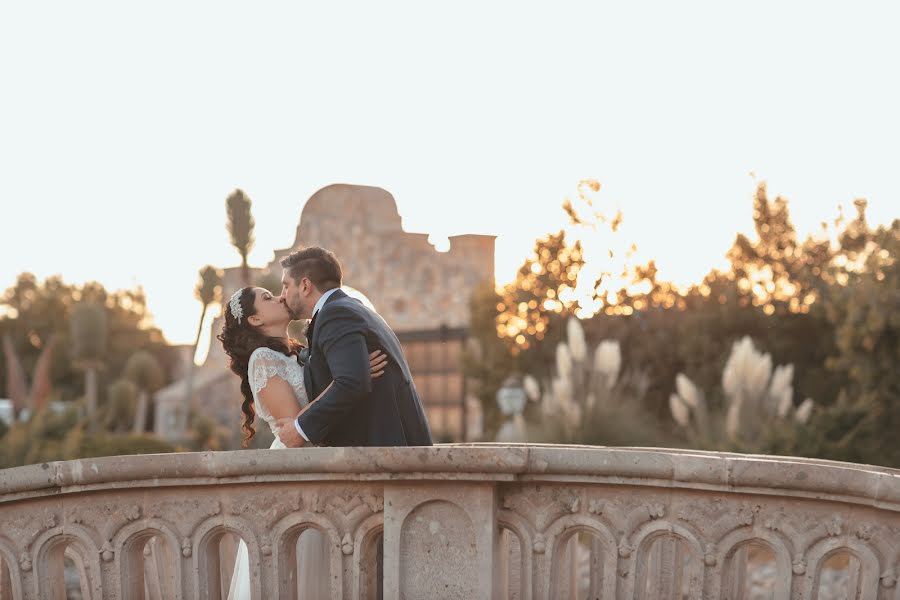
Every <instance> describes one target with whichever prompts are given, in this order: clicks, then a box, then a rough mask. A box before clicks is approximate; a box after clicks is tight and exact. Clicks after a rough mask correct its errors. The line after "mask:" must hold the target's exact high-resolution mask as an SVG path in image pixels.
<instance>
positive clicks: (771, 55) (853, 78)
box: [0, 0, 900, 342]
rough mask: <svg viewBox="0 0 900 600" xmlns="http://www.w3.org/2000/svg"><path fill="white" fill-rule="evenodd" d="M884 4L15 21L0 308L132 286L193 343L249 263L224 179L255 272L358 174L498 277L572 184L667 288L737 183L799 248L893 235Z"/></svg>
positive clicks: (47, 15)
mask: <svg viewBox="0 0 900 600" xmlns="http://www.w3.org/2000/svg"><path fill="white" fill-rule="evenodd" d="M897 6H898V5H897V4H896V3H894V2H852V3H851V2H841V3H838V4H834V5H833V4H831V3H825V2H799V1H798V2H784V1H783V0H782V1H778V2H753V3H740V4H739V3H736V2H721V1H720V0H719V1H715V2H671V1H665V2H585V3H541V4H529V3H525V2H502V3H501V2H459V1H456V2H445V3H441V4H438V3H432V2H407V3H398V2H359V3H344V2H317V3H305V4H303V5H301V4H300V3H298V2H285V3H274V2H254V3H249V2H244V3H229V2H221V1H216V2H153V3H142V4H138V3H133V2H122V1H116V2H6V3H3V4H0V189H2V200H0V203H2V204H0V207H2V208H0V223H2V229H0V255H2V257H3V258H2V260H0V288H3V289H5V288H6V287H8V286H10V285H12V284H13V282H14V280H15V276H16V274H17V273H19V272H21V271H31V272H33V273H35V274H36V275H38V276H39V277H42V278H43V277H45V276H47V275H50V274H53V273H60V274H62V275H63V277H64V278H65V279H66V280H67V281H69V282H73V283H81V282H83V281H85V280H89V279H96V280H99V281H101V282H103V283H104V284H106V285H107V286H108V287H111V288H118V287H131V286H134V285H136V284H141V285H143V287H144V288H145V290H146V292H147V295H148V298H149V306H150V309H151V311H152V312H153V314H154V317H155V321H156V323H157V324H158V325H159V326H161V327H162V329H163V331H164V333H165V334H166V336H167V338H168V339H169V340H170V341H172V342H188V341H192V340H193V334H194V331H195V328H196V320H197V318H198V317H199V312H200V305H199V303H197V302H196V301H195V300H193V297H192V290H193V287H194V284H195V282H196V279H197V271H198V270H199V268H200V267H202V266H203V265H204V264H207V263H211V264H215V265H218V266H223V267H224V266H231V265H235V264H237V262H238V258H237V254H236V253H235V251H234V250H233V249H232V248H231V246H230V245H229V242H228V236H227V233H226V231H225V209H224V200H225V196H226V195H227V194H228V193H229V192H230V191H231V190H232V189H233V188H235V187H241V188H243V189H244V190H245V191H247V193H248V194H249V195H250V197H251V198H252V200H253V211H254V215H255V217H256V222H257V227H256V240H257V243H256V249H255V251H254V252H253V254H252V255H251V260H250V262H251V264H253V265H261V264H264V263H266V262H268V261H269V260H270V259H271V256H272V251H273V250H274V249H276V248H282V247H285V246H287V245H289V244H290V243H291V242H292V241H293V237H294V228H295V227H296V224H297V221H298V219H299V216H300V211H301V209H302V206H303V203H304V202H305V201H306V199H307V198H308V197H309V196H310V195H311V194H312V193H314V192H315V191H316V190H317V189H319V188H321V187H323V186H325V185H328V184H330V183H334V182H345V183H357V184H366V185H377V186H380V187H383V188H385V189H387V190H388V191H390V192H391V193H392V194H393V195H394V197H395V198H396V199H397V203H398V207H399V210H400V214H401V215H402V217H403V224H404V227H405V229H406V230H407V231H414V232H427V233H432V234H434V235H435V236H438V237H440V236H447V235H454V234H459V233H490V234H496V235H497V236H498V239H497V261H496V266H497V275H498V280H499V281H500V282H503V281H507V280H509V279H511V278H512V277H513V275H514V273H515V269H516V267H517V266H518V265H519V264H521V262H522V261H523V260H524V259H525V257H526V256H527V255H528V254H529V251H530V249H531V246H532V244H533V241H534V239H535V238H536V237H538V236H539V235H542V234H544V233H546V232H548V231H553V230H556V229H559V227H560V226H562V225H563V224H564V222H565V219H564V215H563V213H562V211H561V209H560V204H561V202H562V201H563V199H564V198H566V197H567V196H570V197H573V196H574V195H575V193H576V189H575V188H576V185H577V183H578V181H579V180H581V179H585V178H595V179H598V180H599V181H601V183H602V184H603V190H602V191H601V193H600V195H599V196H598V198H599V199H601V200H602V201H603V202H604V203H605V204H606V205H608V206H610V207H620V208H621V209H622V210H623V211H624V216H625V229H624V230H623V235H627V236H628V238H629V241H633V242H634V243H636V244H637V245H638V247H639V249H640V256H641V257H643V258H645V259H646V258H655V259H656V260H657V263H658V264H659V266H660V274H661V276H662V277H664V278H668V279H672V280H675V281H676V282H679V283H687V282H690V281H695V280H697V279H699V278H700V277H702V275H703V274H704V273H706V272H707V271H708V270H709V269H710V268H711V267H714V266H721V265H723V264H724V258H723V255H724V253H725V252H726V250H727V249H728V247H729V245H730V243H731V241H732V240H733V238H734V235H735V233H736V232H737V231H739V230H740V231H749V230H750V227H751V197H752V194H753V191H754V187H755V183H754V179H753V178H752V177H751V175H750V173H751V172H752V173H755V175H756V177H757V178H758V179H760V180H766V181H768V183H769V190H770V192H771V193H772V194H773V195H774V194H782V195H784V196H786V197H787V198H788V199H789V200H790V201H791V209H792V213H793V217H794V222H795V224H796V225H797V227H798V229H800V231H801V232H802V233H807V232H810V231H812V230H814V229H816V228H817V225H818V223H819V222H820V221H822V220H832V219H833V218H834V216H835V215H836V206H837V205H838V204H844V205H845V206H846V207H852V201H853V199H854V198H857V197H866V198H868V199H869V201H870V211H869V215H870V220H871V221H873V222H887V221H890V220H891V219H892V218H895V217H897V216H900V210H898V208H900V79H898V77H897V73H898V72H900V36H898V35H897V30H896V28H897V24H898V22H900V9H898V8H897ZM848 213H852V210H848ZM701 222H702V223H705V224H706V225H705V226H703V227H702V229H701V228H700V226H699V223H701ZM398 285H402V282H398Z"/></svg>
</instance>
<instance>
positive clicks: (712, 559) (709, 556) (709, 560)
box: [703, 544, 719, 567]
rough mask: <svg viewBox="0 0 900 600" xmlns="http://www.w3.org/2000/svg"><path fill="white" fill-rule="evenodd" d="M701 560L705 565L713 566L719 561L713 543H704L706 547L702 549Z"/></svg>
mask: <svg viewBox="0 0 900 600" xmlns="http://www.w3.org/2000/svg"><path fill="white" fill-rule="evenodd" d="M703 562H704V563H706V566H707V567H714V566H716V563H718V562H719V558H718V555H717V554H716V545H715V544H707V545H706V548H705V549H704V551H703Z"/></svg>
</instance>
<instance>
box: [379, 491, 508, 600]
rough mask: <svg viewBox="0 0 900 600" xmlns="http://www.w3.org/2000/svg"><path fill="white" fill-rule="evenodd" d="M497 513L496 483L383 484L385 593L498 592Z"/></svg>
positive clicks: (409, 597) (410, 596)
mask: <svg viewBox="0 0 900 600" xmlns="http://www.w3.org/2000/svg"><path fill="white" fill-rule="evenodd" d="M496 516H497V499H496V490H495V487H494V484H493V483H462V482H452V483H450V482H448V484H442V483H433V482H432V483H429V484H416V483H415V482H408V481H407V482H403V483H401V484H389V485H385V488H384V597H385V598H401V599H403V600H418V599H420V598H422V599H424V598H499V594H500V590H499V586H498V587H497V588H496V589H495V584H498V583H499V578H495V577H494V576H493V575H494V571H495V565H496V563H497V561H498V556H497V555H498V553H499V547H500V545H499V539H498V538H499V535H498V527H497V520H496ZM495 579H496V581H495Z"/></svg>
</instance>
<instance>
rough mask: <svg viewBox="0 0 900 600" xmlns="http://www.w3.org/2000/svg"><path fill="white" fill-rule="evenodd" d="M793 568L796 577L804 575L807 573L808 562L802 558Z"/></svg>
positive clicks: (795, 562)
mask: <svg viewBox="0 0 900 600" xmlns="http://www.w3.org/2000/svg"><path fill="white" fill-rule="evenodd" d="M792 566H793V570H794V575H803V574H804V573H806V561H805V560H803V559H802V558H798V559H797V560H795V561H794V564H793V565H792Z"/></svg>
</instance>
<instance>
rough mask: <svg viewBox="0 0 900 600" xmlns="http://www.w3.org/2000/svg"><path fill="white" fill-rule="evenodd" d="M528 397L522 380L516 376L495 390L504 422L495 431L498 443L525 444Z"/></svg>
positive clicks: (508, 378) (512, 376) (510, 377)
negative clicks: (525, 414)
mask: <svg viewBox="0 0 900 600" xmlns="http://www.w3.org/2000/svg"><path fill="white" fill-rule="evenodd" d="M527 401H528V395H527V394H526V393H525V387H524V386H523V385H522V378H521V377H520V376H518V375H510V376H509V377H507V378H506V381H504V382H503V385H502V386H501V387H500V389H499V390H497V405H498V406H499V407H500V412H501V413H503V416H504V417H505V420H504V422H503V425H501V426H500V429H499V431H497V437H496V441H498V442H525V441H527V435H526V431H525V417H524V415H523V414H522V413H524V412H525V403H526V402H527Z"/></svg>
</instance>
